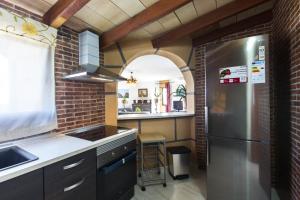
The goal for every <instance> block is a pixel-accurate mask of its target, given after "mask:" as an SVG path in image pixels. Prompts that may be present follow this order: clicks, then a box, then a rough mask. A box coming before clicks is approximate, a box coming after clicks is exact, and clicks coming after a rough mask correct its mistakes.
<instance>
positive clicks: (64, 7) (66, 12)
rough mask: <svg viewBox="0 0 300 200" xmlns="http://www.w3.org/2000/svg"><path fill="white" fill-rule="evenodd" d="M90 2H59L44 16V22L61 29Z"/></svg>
mask: <svg viewBox="0 0 300 200" xmlns="http://www.w3.org/2000/svg"><path fill="white" fill-rule="evenodd" d="M89 1H90V0H58V1H57V2H56V3H55V4H54V5H53V6H52V7H51V8H50V9H49V10H48V11H47V12H46V13H45V15H44V16H43V22H44V23H45V24H47V25H49V26H52V27H55V28H59V27H61V26H62V25H63V24H64V23H65V22H66V21H67V20H68V19H70V18H71V17H72V16H73V15H74V14H75V13H76V12H77V11H79V10H80V9H81V8H82V7H83V6H84V5H85V4H87V3H88V2H89Z"/></svg>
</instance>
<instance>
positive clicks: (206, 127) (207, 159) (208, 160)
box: [205, 106, 210, 166]
mask: <svg viewBox="0 0 300 200" xmlns="http://www.w3.org/2000/svg"><path fill="white" fill-rule="evenodd" d="M205 135H206V165H207V166H208V165H209V163H210V147H209V139H208V106H205Z"/></svg>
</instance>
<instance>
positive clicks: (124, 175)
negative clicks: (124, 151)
mask: <svg viewBox="0 0 300 200" xmlns="http://www.w3.org/2000/svg"><path fill="white" fill-rule="evenodd" d="M136 174H137V172H136V151H133V152H131V153H130V154H128V155H127V156H125V157H123V158H121V159H118V160H117V161H115V162H113V163H111V164H109V165H107V166H104V167H102V168H99V169H98V175H97V200H118V199H121V198H122V196H123V195H124V194H126V193H127V192H128V191H129V190H130V189H132V188H133V187H134V185H135V184H136V183H137V176H136Z"/></svg>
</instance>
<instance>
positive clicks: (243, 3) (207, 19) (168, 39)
mask: <svg viewBox="0 0 300 200" xmlns="http://www.w3.org/2000/svg"><path fill="white" fill-rule="evenodd" d="M267 1H268V0H236V1H233V2H232V3H229V4H226V5H225V6H222V7H220V8H217V9H216V10H214V11H212V12H209V13H207V14H205V15H202V16H200V17H198V18H196V19H194V20H193V21H191V22H189V23H187V24H184V25H182V26H180V27H178V28H176V29H173V30H171V31H169V32H167V33H165V34H163V35H161V36H159V37H157V38H155V39H153V40H152V45H153V47H154V48H158V47H162V46H165V45H168V44H170V43H172V42H174V41H176V40H178V39H180V38H183V37H185V36H188V35H190V34H192V33H194V32H197V31H199V30H201V29H203V28H205V27H208V26H210V25H213V24H215V23H217V22H220V21H221V20H224V19H226V18H228V17H231V16H233V15H236V14H238V13H241V12H243V11H245V10H247V9H250V8H253V7H255V6H257V5H259V4H262V3H265V2H267Z"/></svg>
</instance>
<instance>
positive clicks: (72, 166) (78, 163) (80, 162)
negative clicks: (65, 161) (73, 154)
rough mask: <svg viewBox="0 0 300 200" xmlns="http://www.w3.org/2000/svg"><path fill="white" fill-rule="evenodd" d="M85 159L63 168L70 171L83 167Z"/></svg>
mask: <svg viewBox="0 0 300 200" xmlns="http://www.w3.org/2000/svg"><path fill="white" fill-rule="evenodd" d="M83 161H84V159H81V160H79V161H78V162H76V163H73V164H70V165H66V166H64V167H63V169H64V170H68V169H72V168H74V167H77V166H78V165H81V164H82V163H83Z"/></svg>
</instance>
